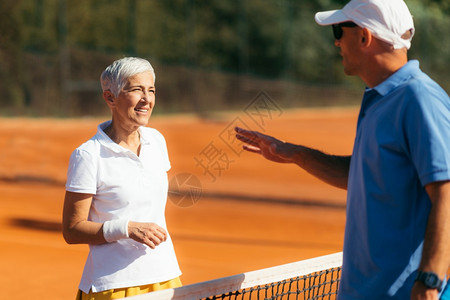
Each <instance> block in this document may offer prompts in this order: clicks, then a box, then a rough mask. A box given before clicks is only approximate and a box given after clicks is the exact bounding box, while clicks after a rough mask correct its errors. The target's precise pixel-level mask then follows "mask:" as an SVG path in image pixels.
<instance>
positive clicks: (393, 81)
mask: <svg viewBox="0 0 450 300" xmlns="http://www.w3.org/2000/svg"><path fill="white" fill-rule="evenodd" d="M417 70H419V61H417V60H410V61H408V62H407V63H406V64H405V65H404V66H403V67H401V68H400V69H399V70H398V71H397V72H395V73H394V74H392V75H391V76H389V77H388V78H387V79H386V80H385V81H383V82H382V83H380V84H379V85H377V86H376V87H374V88H373V89H374V90H376V91H377V92H378V93H379V94H380V95H381V96H385V95H387V94H388V93H389V92H390V91H392V90H393V89H395V88H396V87H397V86H399V85H400V84H402V83H403V82H405V81H406V80H408V79H409V78H410V77H411V75H412V74H413V73H415V72H416V71H417Z"/></svg>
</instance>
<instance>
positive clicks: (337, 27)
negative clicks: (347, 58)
mask: <svg viewBox="0 0 450 300" xmlns="http://www.w3.org/2000/svg"><path fill="white" fill-rule="evenodd" d="M331 26H332V27H333V35H334V38H335V39H336V40H340V39H341V37H342V34H343V33H344V31H343V30H342V27H356V26H358V25H356V24H355V23H353V22H344V23H339V24H333V25H331Z"/></svg>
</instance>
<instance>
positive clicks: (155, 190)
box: [63, 57, 181, 300]
mask: <svg viewBox="0 0 450 300" xmlns="http://www.w3.org/2000/svg"><path fill="white" fill-rule="evenodd" d="M101 85H102V89H103V98H104V100H105V102H106V104H107V105H108V106H109V108H110V109H111V113H112V119H111V120H110V121H107V122H104V123H102V124H100V125H99V126H98V129H97V133H96V134H95V136H94V137H92V138H91V139H90V140H88V141H87V142H85V143H84V144H82V145H81V146H79V147H78V148H77V149H75V150H74V152H73V153H72V155H71V157H70V162H69V168H68V173H67V182H66V195H65V199H64V209H63V236H64V239H65V240H66V242H67V243H69V244H89V249H90V251H89V255H88V258H87V261H86V264H85V267H84V271H83V275H82V278H81V281H80V284H79V291H78V294H77V299H83V300H84V299H96V300H97V299H118V298H124V297H127V296H133V295H138V294H144V293H147V292H151V291H154V290H160V289H164V288H172V287H178V286H181V281H180V279H179V276H180V275H181V272H180V269H179V266H178V262H177V258H176V255H175V251H174V247H173V244H172V241H171V238H170V235H169V233H168V232H167V227H166V220H165V206H166V200H167V192H168V180H167V171H168V170H169V169H170V162H169V157H168V152H167V147H166V142H165V139H164V137H163V136H162V134H161V133H160V132H158V131H157V130H156V129H153V128H149V127H146V125H147V123H148V121H149V119H150V115H151V113H152V110H153V108H154V106H155V72H154V70H153V67H152V65H151V64H150V63H149V62H148V61H147V60H145V59H142V58H134V57H126V58H122V59H119V60H117V61H115V62H113V63H112V64H111V65H110V66H108V67H107V68H106V69H105V70H104V71H103V73H102V75H101Z"/></svg>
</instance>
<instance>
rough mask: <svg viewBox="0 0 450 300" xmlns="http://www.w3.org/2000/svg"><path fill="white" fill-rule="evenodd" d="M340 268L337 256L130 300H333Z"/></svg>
mask: <svg viewBox="0 0 450 300" xmlns="http://www.w3.org/2000/svg"><path fill="white" fill-rule="evenodd" d="M341 265H342V253H341V252H339V253H334V254H330V255H325V256H320V257H316V258H312V259H307V260H302V261H298V262H294V263H289V264H285V265H280V266H276V267H271V268H266V269H261V270H257V271H252V272H247V273H242V274H238V275H233V276H229V277H224V278H219V279H215V280H210V281H205V282H200V283H195V284H191V285H186V286H183V287H179V288H175V289H168V290H162V291H157V292H153V293H149V294H145V295H140V296H136V297H131V298H130V299H135V300H137V299H139V300H153V299H183V300H186V299H195V300H197V299H206V300H213V299H336V294H337V290H338V286H339V279H340V273H341Z"/></svg>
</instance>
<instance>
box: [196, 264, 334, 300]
mask: <svg viewBox="0 0 450 300" xmlns="http://www.w3.org/2000/svg"><path fill="white" fill-rule="evenodd" d="M339 277H340V267H337V268H331V269H328V270H324V271H320V272H314V273H311V274H308V275H304V276H297V277H293V278H289V279H285V280H282V281H278V282H271V283H268V284H265V285H258V286H254V287H250V288H246V289H241V290H237V291H230V292H228V293H224V294H221V295H215V296H212V297H205V298H202V299H205V300H215V299H264V300H272V299H335V298H336V294H337V289H338V285H339Z"/></svg>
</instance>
